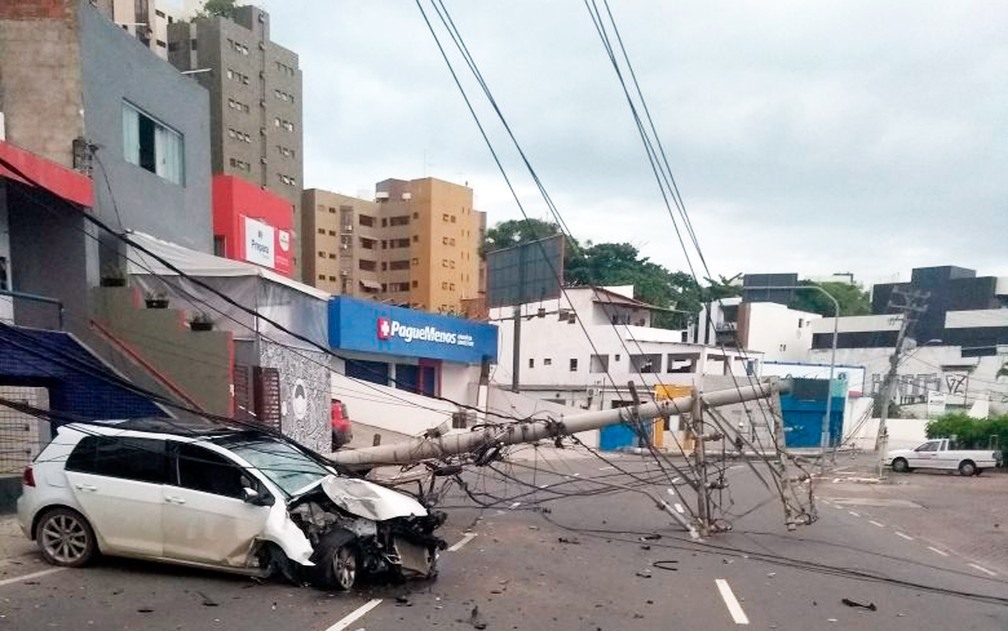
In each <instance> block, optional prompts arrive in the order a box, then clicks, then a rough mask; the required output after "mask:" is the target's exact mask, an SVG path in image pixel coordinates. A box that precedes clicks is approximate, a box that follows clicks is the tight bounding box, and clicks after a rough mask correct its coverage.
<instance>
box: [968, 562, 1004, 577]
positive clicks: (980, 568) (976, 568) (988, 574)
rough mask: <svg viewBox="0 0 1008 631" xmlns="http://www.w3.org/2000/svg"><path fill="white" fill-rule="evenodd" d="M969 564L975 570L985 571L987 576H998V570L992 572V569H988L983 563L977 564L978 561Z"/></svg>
mask: <svg viewBox="0 0 1008 631" xmlns="http://www.w3.org/2000/svg"><path fill="white" fill-rule="evenodd" d="M967 565H969V566H970V567H971V568H973V569H974V570H980V571H981V572H983V573H984V574H986V575H987V576H997V572H991V571H990V570H988V569H987V568H985V567H984V566H982V565H977V564H976V563H968V564H967Z"/></svg>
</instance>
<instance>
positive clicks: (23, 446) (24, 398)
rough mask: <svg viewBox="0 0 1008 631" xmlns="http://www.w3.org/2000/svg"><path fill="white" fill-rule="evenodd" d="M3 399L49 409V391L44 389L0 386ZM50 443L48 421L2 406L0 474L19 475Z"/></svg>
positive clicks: (0, 419) (0, 396) (0, 413)
mask: <svg viewBox="0 0 1008 631" xmlns="http://www.w3.org/2000/svg"><path fill="white" fill-rule="evenodd" d="M0 398H3V399H6V400H8V401H15V402H17V403H23V404H25V405H30V406H32V407H33V408H37V409H42V410H48V409H49V391H48V390H46V389H45V388H28V387H25V386H0ZM48 442H49V423H48V422H47V421H43V420H40V419H38V418H35V417H34V416H32V415H30V414H25V413H24V412H19V411H17V410H14V409H11V408H9V407H7V406H5V405H0V475H3V474H19V475H20V473H21V472H22V471H23V470H24V468H25V467H27V466H28V465H29V464H30V463H31V461H32V459H34V458H35V456H37V455H38V453H39V451H41V450H42V447H44V446H45V445H46V443H48Z"/></svg>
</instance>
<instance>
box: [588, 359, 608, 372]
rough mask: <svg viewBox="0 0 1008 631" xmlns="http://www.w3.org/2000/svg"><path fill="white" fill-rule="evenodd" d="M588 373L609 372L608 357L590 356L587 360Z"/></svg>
mask: <svg viewBox="0 0 1008 631" xmlns="http://www.w3.org/2000/svg"><path fill="white" fill-rule="evenodd" d="M588 372H594V373H600V372H609V356H608V355H592V356H591V357H590V358H589V359H588Z"/></svg>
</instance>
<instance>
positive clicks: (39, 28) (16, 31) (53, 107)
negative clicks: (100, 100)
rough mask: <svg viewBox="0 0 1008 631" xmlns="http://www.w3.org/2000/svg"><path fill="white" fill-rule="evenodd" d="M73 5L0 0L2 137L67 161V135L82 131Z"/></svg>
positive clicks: (55, 0) (63, 0)
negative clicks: (3, 121)
mask: <svg viewBox="0 0 1008 631" xmlns="http://www.w3.org/2000/svg"><path fill="white" fill-rule="evenodd" d="M77 7H78V2H77V0H2V1H0V111H2V112H3V113H4V117H5V120H6V128H7V140H8V141H9V142H11V143H12V144H15V145H17V146H19V147H22V148H24V149H27V150H29V151H31V152H33V153H36V154H38V155H41V156H43V157H45V158H48V159H50V160H53V161H54V162H57V163H59V164H61V165H63V166H67V167H72V166H73V152H72V142H73V139H74V138H76V137H77V136H81V135H83V134H84V117H83V103H82V97H81V93H82V84H81V63H80V44H79V38H78V23H77V19H76V11H77ZM85 7H86V3H85ZM85 10H91V9H87V8H85Z"/></svg>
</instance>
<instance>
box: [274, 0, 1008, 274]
mask: <svg viewBox="0 0 1008 631" xmlns="http://www.w3.org/2000/svg"><path fill="white" fill-rule="evenodd" d="M423 1H424V2H428V1H429V0H423ZM444 1H445V4H446V6H447V7H448V9H449V10H450V11H451V14H452V17H453V19H454V21H455V24H456V25H457V27H458V28H459V30H460V31H461V33H462V36H463V37H464V38H465V41H466V43H467V45H468V46H469V49H470V51H471V52H472V54H473V56H474V57H475V59H476V62H477V64H478V65H479V67H480V69H481V71H482V72H483V75H484V77H485V78H486V80H487V82H488V84H489V87H490V89H491V90H492V91H493V93H494V96H495V97H496V99H497V102H498V104H499V105H500V107H501V109H502V111H503V112H504V114H505V116H506V117H507V119H508V122H509V123H510V125H511V126H512V129H513V130H514V132H515V134H516V136H517V138H518V140H519V142H521V144H522V146H523V148H524V150H525V151H526V153H527V155H528V156H529V159H530V161H531V163H532V165H533V167H534V168H535V169H536V170H537V172H538V174H539V176H540V177H541V179H542V181H543V183H544V184H545V187H546V189H547V191H548V192H549V194H550V196H551V197H552V198H553V200H554V202H555V203H556V205H557V207H558V208H559V210H560V212H561V213H562V215H563V217H564V219H565V220H566V222H567V224H568V225H569V226H570V228H571V230H572V232H573V233H574V237H575V238H577V239H580V240H582V241H584V240H592V241H595V242H599V241H628V242H630V243H633V244H634V245H636V246H638V247H639V248H640V249H641V251H642V252H643V253H644V254H645V255H647V256H649V257H651V258H652V259H653V260H655V261H657V262H659V263H662V264H664V265H666V266H668V267H669V268H671V269H683V270H685V269H686V268H685V265H686V260H685V258H684V255H683V252H682V250H681V248H680V247H679V245H678V243H677V242H676V240H675V235H674V232H673V226H672V222H671V219H670V218H669V215H668V212H667V211H666V209H665V206H664V204H663V202H662V198H661V196H660V193H659V190H658V187H657V184H656V182H655V178H654V175H653V173H652V172H651V170H650V167H649V166H648V163H647V160H646V155H645V153H644V149H643V145H642V144H641V141H640V139H639V136H638V135H637V131H636V128H635V126H634V123H633V119H632V117H631V112H630V109H629V107H628V106H627V103H626V100H625V98H624V96H623V93H622V91H621V88H620V85H619V83H618V81H617V78H616V75H615V73H614V71H613V69H612V67H611V65H610V63H609V60H608V58H607V57H606V55H605V51H604V49H603V47H602V44H601V42H600V40H599V38H598V35H597V34H596V32H595V29H594V27H593V25H592V22H591V19H590V17H589V13H588V10H587V9H586V7H585V5H584V3H583V2H582V1H580V0H549V1H546V0H537V1H531V0H507V1H503V0H501V1H496V0H495V1H489V0H488V1H474V0H466V1H464V2H463V1H460V0H444ZM599 1H601V0H599ZM610 2H611V4H610V6H611V7H612V10H613V13H614V16H615V18H616V21H617V25H618V26H619V27H620V30H621V33H622V35H623V38H624V42H625V43H626V45H627V48H628V52H629V54H630V59H631V61H632V62H633V64H634V69H635V71H636V73H637V77H638V79H639V81H640V83H641V86H642V89H643V91H644V94H645V97H646V98H647V100H648V104H649V105H650V107H651V111H652V114H653V116H654V119H655V123H656V126H657V128H658V131H659V135H660V139H661V142H662V143H663V145H664V147H665V150H666V152H667V154H668V158H669V161H670V163H671V165H672V169H673V174H674V176H675V177H676V179H677V182H678V185H679V188H680V192H681V193H682V196H683V199H684V201H685V203H686V206H687V209H688V210H689V212H690V217H691V218H692V221H693V224H694V227H695V229H696V231H697V236H698V238H699V241H700V244H701V247H702V248H703V253H704V255H705V256H706V258H707V261H708V263H709V264H710V266H711V270H712V272H713V273H715V274H724V275H733V274H735V273H737V272H771V271H772V272H784V271H795V272H798V273H799V274H800V275H802V276H803V277H808V276H823V275H829V274H831V273H834V272H846V271H850V272H853V273H854V274H855V277H856V278H857V279H858V280H861V281H864V282H866V283H871V282H877V281H881V280H895V279H896V278H899V279H901V280H906V279H908V278H909V273H910V269H911V268H912V267H914V266H926V265H945V264H954V265H961V266H965V267H972V268H975V269H977V270H978V271H979V272H980V273H981V274H982V275H991V274H993V275H1002V276H1008V37H1006V33H1008V3H1005V2H1002V1H996V2H986V3H985V2H968V1H961V0H957V1H955V2H920V1H913V2H877V1H871V2H855V1H852V0H845V1H843V2H823V1H819V2H805V1H802V2H797V1H794V2H785V1H782V0H774V1H773V2H766V1H759V2H731V3H726V2H712V1H710V0H703V1H689V2H686V1H679V0H676V1H668V0H661V1H659V0H634V1H630V0H610ZM259 4H260V5H261V6H262V7H263V8H265V9H266V10H267V11H269V12H270V15H271V20H272V37H273V40H274V41H276V42H278V43H280V44H282V45H284V46H287V47H288V48H291V49H293V50H294V51H296V52H297V53H298V54H299V55H300V60H301V68H302V70H303V73H304V101H303V103H304V121H305V122H304V145H305V155H304V158H305V177H304V185H305V186H306V187H319V188H326V189H330V190H335V191H339V192H342V193H344V194H349V195H358V196H364V197H371V196H372V195H373V191H374V184H375V182H377V181H379V180H382V179H385V178H387V177H398V178H404V179H411V178H418V177H424V176H434V177H438V178H442V179H445V180H449V181H454V182H459V183H466V182H467V183H468V184H469V185H470V186H471V187H472V188H473V190H474V192H475V195H476V207H477V208H478V209H480V210H483V211H486V212H487V213H488V215H489V216H488V221H489V222H490V223H491V224H493V223H496V222H498V221H502V220H505V219H514V218H519V217H520V216H521V215H520V212H519V210H518V206H517V204H516V203H515V201H514V200H513V198H512V197H511V195H510V193H509V192H508V190H507V188H506V187H505V184H504V180H503V178H502V176H501V175H500V173H499V171H498V170H497V167H496V166H495V164H494V163H493V160H492V158H491V156H490V153H489V151H488V150H487V148H486V146H485V145H484V143H483V140H482V138H481V137H480V135H479V132H478V129H477V127H476V125H475V124H474V122H473V120H472V119H471V117H470V114H469V113H468V111H467V110H466V107H465V104H464V102H463V100H462V98H461V96H460V93H459V91H458V90H457V89H456V87H455V85H454V84H453V82H452V79H451V76H450V74H449V72H448V70H447V66H446V65H445V63H444V61H443V60H442V59H441V56H440V53H439V52H438V49H437V47H436V45H435V42H434V39H433V37H432V36H431V35H430V33H429V32H428V30H427V27H426V25H425V24H424V21H423V18H422V16H421V14H420V12H419V10H418V9H417V7H416V4H415V3H414V2H411V1H409V0H368V1H366V2H365V1H363V0H359V1H349V0H317V1H315V0H297V1H291V0H260V2H259ZM424 6H425V8H426V9H427V10H428V13H429V15H430V17H431V19H432V20H436V16H434V14H433V12H432V10H431V9H430V5H429V4H425V5H424ZM438 33H439V35H441V36H442V41H443V43H444V45H445V46H446V47H447V46H450V40H449V39H448V38H447V36H446V35H445V33H444V30H443V29H439V30H438ZM452 60H453V62H455V65H456V69H457V71H458V72H459V73H460V75H463V76H466V75H464V73H465V72H466V70H465V66H464V65H463V64H462V62H461V60H460V58H459V56H458V55H457V54H454V55H452ZM465 86H466V87H467V88H473V89H472V90H471V91H470V95H471V98H472V99H473V100H474V101H475V102H476V103H477V104H478V105H477V109H478V113H479V115H480V118H481V120H482V121H483V122H484V125H485V126H486V127H487V129H488V132H489V135H490V138H491V140H492V142H493V145H494V147H495V148H496V150H497V151H498V152H499V153H500V154H501V156H502V158H503V160H504V163H505V167H506V170H507V172H508V174H509V176H510V177H512V179H513V181H514V182H515V183H516V185H517V188H518V191H519V194H520V198H521V200H522V203H523V204H524V205H525V208H526V210H527V212H528V213H529V215H530V216H533V217H537V218H543V219H546V218H549V217H548V214H547V213H548V211H547V209H546V205H545V204H544V203H543V201H542V199H541V198H540V197H539V195H538V193H537V192H536V191H535V189H534V187H533V185H532V182H531V180H530V178H529V176H528V174H527V172H525V171H524V169H523V168H521V165H520V164H519V163H518V162H517V161H516V154H515V151H514V150H513V148H512V146H511V145H510V144H509V141H508V140H507V137H506V136H505V135H504V133H503V131H502V129H501V126H500V125H499V124H498V123H497V122H496V121H495V119H494V118H493V116H492V112H491V110H490V109H489V108H488V107H487V105H486V102H485V100H484V99H483V98H481V96H480V95H479V94H478V93H477V92H476V91H475V86H474V84H473V81H472V80H471V77H468V76H466V80H465ZM691 255H692V253H691ZM698 271H699V269H698Z"/></svg>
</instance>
